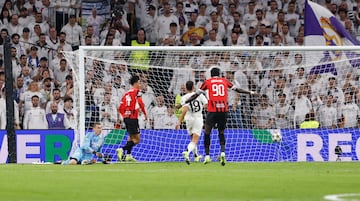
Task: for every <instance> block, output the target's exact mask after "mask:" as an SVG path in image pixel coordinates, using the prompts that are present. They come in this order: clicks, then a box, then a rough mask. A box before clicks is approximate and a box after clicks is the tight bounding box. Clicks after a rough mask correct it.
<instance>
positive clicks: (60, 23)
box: [0, 0, 360, 129]
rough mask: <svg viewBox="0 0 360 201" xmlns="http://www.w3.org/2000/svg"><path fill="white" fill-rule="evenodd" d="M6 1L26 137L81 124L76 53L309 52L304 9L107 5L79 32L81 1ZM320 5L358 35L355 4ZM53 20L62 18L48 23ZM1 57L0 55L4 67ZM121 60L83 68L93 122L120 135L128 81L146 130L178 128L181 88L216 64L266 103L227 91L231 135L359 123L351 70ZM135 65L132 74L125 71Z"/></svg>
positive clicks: (284, 61) (239, 1)
mask: <svg viewBox="0 0 360 201" xmlns="http://www.w3.org/2000/svg"><path fill="white" fill-rule="evenodd" d="M2 1H3V2H1V1H0V2H1V3H2V4H0V5H3V7H2V9H1V14H0V39H1V40H0V42H1V45H3V44H4V41H5V40H6V38H7V37H9V38H10V42H11V61H12V68H13V69H12V75H13V76H12V77H13V79H14V98H15V100H14V101H15V107H16V109H15V113H16V114H15V122H16V128H19V129H20V128H21V129H59V128H66V129H67V128H75V127H76V124H77V117H78V114H77V110H76V109H74V108H73V101H74V100H73V98H77V97H74V83H73V82H74V81H73V76H74V75H73V72H72V69H71V68H70V62H72V61H69V60H68V58H66V57H65V56H64V54H63V53H62V52H63V51H65V52H70V51H76V50H77V49H78V48H79V46H80V45H84V46H90V45H94V46H98V45H100V46H150V45H151V46H155V45H156V46H302V45H304V6H305V0H298V1H290V0H183V1H181V0H178V1H176V0H146V1H145V0H128V1H111V7H112V8H111V12H110V15H109V16H111V18H106V17H104V16H102V15H97V12H98V10H97V8H94V9H93V10H92V14H91V15H90V16H87V17H86V19H85V22H86V23H85V25H84V26H83V27H82V26H81V25H80V24H79V23H78V22H79V19H78V16H79V15H78V14H79V11H80V10H81V8H80V7H79V5H80V4H81V2H80V1H76V0H68V1H60V0H55V1H50V0H41V1H39V0H16V1H12V0H5V1H4V0H2ZM315 2H317V3H319V4H321V5H323V6H324V7H325V8H327V9H329V10H330V11H331V12H332V13H333V14H334V15H335V16H336V17H337V18H338V19H339V21H340V22H341V23H342V24H343V25H344V27H345V28H346V30H347V31H348V32H349V33H350V34H351V35H353V36H354V37H355V38H356V37H357V33H358V27H359V25H360V17H359V11H360V1H359V0H318V1H315ZM53 8H54V9H55V10H54V9H53ZM50 10H54V13H51V12H50ZM49 13H50V14H49ZM51 17H55V20H53V21H52V20H50V18H51ZM2 50H3V48H2V46H1V47H0V54H1V55H0V57H1V59H2V60H1V61H3V59H4V52H3V51H2ZM96 56H99V55H96ZM101 56H103V57H107V55H101ZM144 56H145V58H147V59H144ZM169 57H172V58H171V59H169ZM108 59H115V58H108ZM123 59H124V63H123V64H118V63H113V64H110V65H103V63H102V62H100V61H97V60H91V62H90V63H89V61H87V64H86V66H85V69H86V93H85V96H86V99H87V102H86V109H87V110H86V111H87V113H86V122H87V124H88V123H89V122H96V121H101V122H102V124H103V128H104V129H113V128H114V127H118V126H120V127H121V118H120V117H119V116H118V113H117V107H118V105H119V101H120V99H121V96H122V94H123V93H124V92H125V91H126V90H127V89H128V88H129V84H128V83H127V80H128V79H129V78H130V76H131V74H132V73H138V74H139V75H140V76H141V78H142V97H143V99H144V102H145V105H146V109H147V110H148V114H150V118H149V121H145V120H144V119H142V118H143V117H142V116H141V115H140V118H139V119H140V125H141V127H142V128H154V129H160V128H161V129H174V128H175V125H176V123H177V116H176V114H178V111H174V104H176V101H175V100H179V96H180V95H182V94H183V93H184V92H185V89H184V84H185V82H186V81H187V80H193V81H195V82H196V83H197V86H199V85H200V84H201V82H202V81H203V80H204V79H205V77H206V75H205V74H206V70H207V69H208V68H209V67H211V66H213V65H217V66H220V67H221V69H222V70H223V76H226V77H227V78H228V79H229V80H231V81H234V80H237V82H238V83H240V84H241V86H242V87H243V88H245V89H249V90H253V91H257V92H258V93H260V94H262V95H261V96H260V97H259V98H255V97H250V96H240V95H237V94H232V92H230V93H231V95H230V96H229V97H230V98H229V105H230V114H229V115H231V118H230V121H229V127H231V128H298V127H299V125H300V124H301V123H302V122H303V121H304V120H305V116H306V114H308V113H315V115H316V118H317V120H318V121H319V122H320V127H322V128H338V127H341V128H352V127H358V126H359V122H358V119H359V115H360V111H359V105H360V93H359V73H358V71H356V69H353V68H345V67H344V68H343V71H342V72H339V73H338V74H337V75H332V74H327V75H326V76H325V75H321V74H310V73H309V72H308V70H309V69H307V68H305V67H304V55H302V54H300V53H296V54H295V53H293V52H281V53H280V52H275V53H271V54H269V55H266V56H264V55H260V56H259V55H253V54H251V53H246V52H242V53H238V54H237V53H230V52H222V53H219V52H203V53H196V54H195V53H193V52H192V53H191V54H182V55H175V56H174V55H170V54H166V53H162V54H155V55H154V54H147V53H146V55H144V54H140V55H139V54H137V53H135V52H134V53H130V54H129V55H127V56H126V57H124V58H123ZM134 61H137V62H134ZM144 61H145V63H142V62H144ZM132 62H133V63H136V65H129V63H132ZM139 62H140V63H139ZM149 64H151V65H157V66H166V67H173V68H170V70H159V69H149V68H148V67H146V65H149ZM344 65H345V64H344ZM144 66H145V67H144ZM184 69H187V70H184ZM285 69H286V70H285ZM5 71H6V69H5V68H4V65H3V62H1V66H0V88H1V89H2V94H1V96H0V97H1V99H0V104H3V102H4V98H5V94H4V93H5V90H4V89H5V88H4V86H5ZM159 80H161V81H159ZM159 86H163V88H161V89H160V88H159ZM1 101H2V102H1ZM329 114H332V115H329ZM0 116H1V119H0V125H1V127H0V129H4V128H5V125H6V118H4V117H6V107H3V106H1V108H0ZM329 117H331V118H329ZM4 122H5V123H4ZM40 122H43V123H40ZM87 127H91V125H90V124H89V125H87Z"/></svg>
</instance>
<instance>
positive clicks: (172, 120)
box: [159, 106, 179, 129]
mask: <svg viewBox="0 0 360 201" xmlns="http://www.w3.org/2000/svg"><path fill="white" fill-rule="evenodd" d="M178 121H179V120H178V118H177V117H176V115H175V114H174V107H173V106H168V107H167V114H166V115H164V116H163V118H162V119H160V124H161V125H160V126H159V127H160V128H161V129H175V126H176V124H177V122H178Z"/></svg>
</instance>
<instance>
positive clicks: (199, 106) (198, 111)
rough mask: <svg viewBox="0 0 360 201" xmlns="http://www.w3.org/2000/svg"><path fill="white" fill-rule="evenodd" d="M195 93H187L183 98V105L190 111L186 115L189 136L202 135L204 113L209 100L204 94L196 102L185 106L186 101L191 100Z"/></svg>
mask: <svg viewBox="0 0 360 201" xmlns="http://www.w3.org/2000/svg"><path fill="white" fill-rule="evenodd" d="M193 94H195V92H191V93H187V94H185V95H184V96H182V97H181V105H184V106H187V107H188V111H187V112H186V114H185V118H184V119H185V122H186V129H187V131H188V134H189V135H192V134H196V135H198V136H200V135H201V130H202V128H203V124H204V123H203V116H202V111H203V109H204V105H205V104H207V102H208V101H207V99H206V98H205V96H204V95H203V94H200V95H199V96H198V97H197V98H196V99H195V100H193V101H191V102H190V103H187V104H185V101H186V100H187V99H188V98H190V97H191V96H192V95H193Z"/></svg>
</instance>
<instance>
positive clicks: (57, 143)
mask: <svg viewBox="0 0 360 201" xmlns="http://www.w3.org/2000/svg"><path fill="white" fill-rule="evenodd" d="M73 141H74V131H73V130H17V131H16V150H17V152H16V156H17V163H35V162H54V161H57V160H61V159H66V158H67V157H68V155H69V153H70V150H71V146H72V142H73ZM7 161H8V143H7V135H6V131H5V130H0V163H6V162H7Z"/></svg>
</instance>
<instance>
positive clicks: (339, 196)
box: [324, 193, 360, 201]
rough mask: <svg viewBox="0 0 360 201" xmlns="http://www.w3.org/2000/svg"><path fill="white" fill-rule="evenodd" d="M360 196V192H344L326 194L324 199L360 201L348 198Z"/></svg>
mask: <svg viewBox="0 0 360 201" xmlns="http://www.w3.org/2000/svg"><path fill="white" fill-rule="evenodd" d="M354 196H359V198H360V193H344V194H334V195H325V196H324V199H325V200H329V201H360V199H357V198H356V199H354V198H347V197H354Z"/></svg>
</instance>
